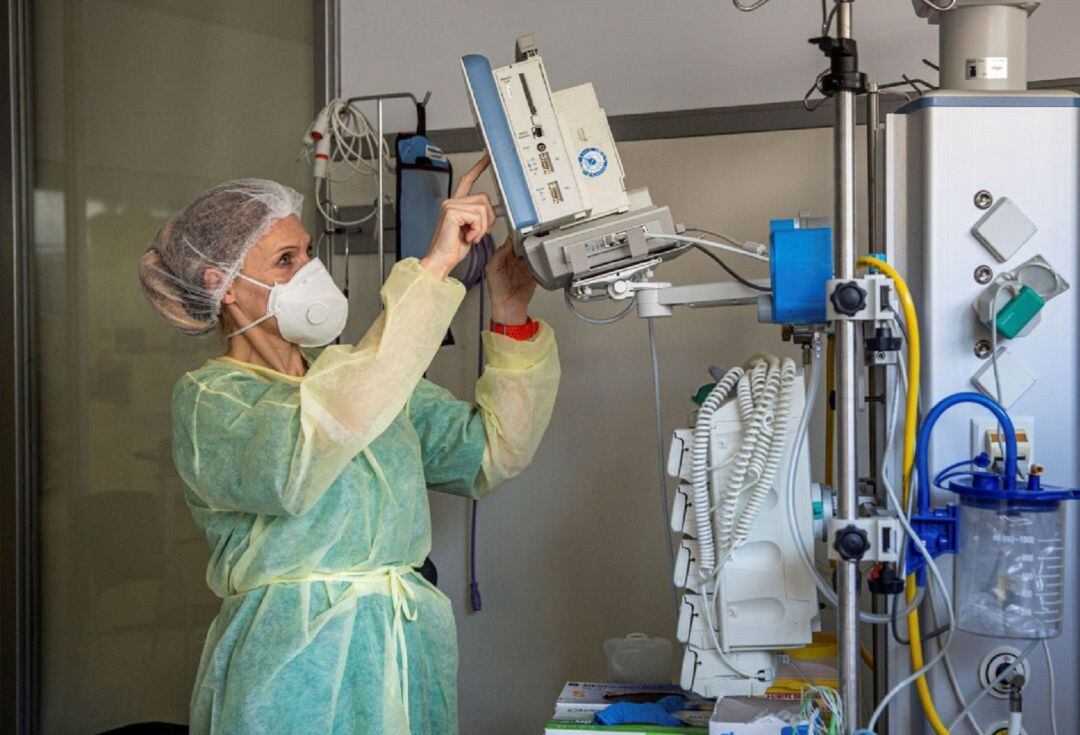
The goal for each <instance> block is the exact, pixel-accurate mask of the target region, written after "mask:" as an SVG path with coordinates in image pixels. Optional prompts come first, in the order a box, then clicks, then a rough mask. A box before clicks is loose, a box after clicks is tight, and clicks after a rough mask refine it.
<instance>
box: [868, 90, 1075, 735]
mask: <svg viewBox="0 0 1080 735" xmlns="http://www.w3.org/2000/svg"><path fill="white" fill-rule="evenodd" d="M886 136H887V140H886V151H887V161H886V170H887V184H886V212H887V213H888V217H887V220H888V221H887V231H886V237H885V241H886V242H887V243H889V246H890V248H891V251H890V252H889V259H890V260H892V261H894V262H895V263H896V264H897V266H898V267H899V269H900V270H901V271H902V272H904V273H906V274H907V278H908V282H909V284H910V286H911V288H912V290H913V291H914V293H915V300H916V304H917V305H918V306H919V307H920V314H919V317H920V322H921V325H922V376H923V379H922V388H923V397H922V400H923V402H924V403H925V405H927V406H931V405H933V404H934V403H936V402H937V401H939V400H940V399H942V398H944V397H945V396H947V395H949V394H952V393H956V392H958V391H970V390H973V389H977V390H982V391H983V392H985V393H989V394H992V393H993V392H995V391H994V387H993V384H994V381H993V378H992V372H989V370H990V360H989V359H986V357H985V356H983V357H980V356H979V354H976V347H977V345H978V343H979V342H980V340H987V341H989V340H990V331H989V329H988V327H987V326H986V325H985V324H983V323H982V322H981V321H980V319H979V316H978V314H977V313H976V311H975V310H974V309H973V308H972V305H973V304H975V303H976V302H977V301H978V300H979V299H980V297H982V296H983V294H984V292H985V290H986V289H987V288H989V287H991V286H992V282H990V283H987V284H986V285H982V284H980V282H978V281H977V280H976V277H975V272H976V269H977V268H980V267H983V266H985V267H988V268H990V269H991V271H992V273H993V274H994V275H998V274H1000V273H1002V272H1004V271H1010V270H1013V269H1015V268H1016V267H1017V266H1019V265H1021V264H1023V263H1025V262H1027V261H1030V260H1031V259H1033V258H1034V257H1035V256H1042V258H1043V259H1044V260H1045V262H1047V263H1049V264H1050V265H1051V266H1052V267H1053V269H1054V271H1056V272H1057V273H1058V274H1060V275H1061V276H1062V277H1063V278H1064V281H1066V282H1069V283H1071V284H1073V288H1071V289H1068V290H1066V291H1064V292H1062V293H1061V294H1060V295H1059V296H1056V298H1054V300H1053V301H1052V302H1047V303H1046V304H1045V306H1044V307H1043V308H1042V310H1041V312H1039V314H1038V316H1039V317H1040V318H1039V319H1038V322H1037V323H1035V322H1034V321H1033V322H1032V324H1033V326H1032V328H1031V329H1030V331H1025V332H1022V333H1021V334H1019V335H1018V336H1017V337H1016V338H1014V339H1011V340H1007V339H1005V338H1004V337H999V344H1000V345H1001V346H1002V348H1004V349H1005V350H1007V352H1006V353H1005V354H1006V356H1007V357H1006V359H1001V358H999V360H998V367H999V373H1000V377H1001V381H1002V395H1003V396H1004V398H1005V400H1004V401H1003V403H1004V405H1005V408H1006V410H1008V411H1009V413H1010V414H1011V415H1012V416H1016V417H1032V418H1026V422H1027V423H1026V424H1025V423H1022V424H1021V427H1022V428H1024V434H1025V439H1026V447H1025V450H1026V452H1027V453H1028V455H1029V456H1030V455H1032V454H1037V455H1038V457H1039V462H1040V464H1044V465H1046V468H1047V470H1046V481H1047V482H1048V483H1051V484H1054V485H1058V486H1065V487H1077V486H1080V461H1078V453H1077V450H1076V437H1077V436H1078V435H1080V420H1078V409H1077V406H1078V402H1080V389H1078V388H1080V387H1078V384H1077V380H1076V366H1077V364H1078V363H1080V330H1078V328H1077V314H1078V313H1080V299H1078V297H1080V294H1078V293H1077V288H1076V285H1075V284H1077V283H1080V216H1078V215H1080V174H1078V171H1080V98H1078V97H1077V96H1076V95H1074V94H1072V93H1066V92H1045V91H1039V92H1023V91H1017V92H1004V93H1002V92H999V93H985V92H982V93H979V92H963V91H959V92H958V91H941V92H936V93H933V94H931V95H928V96H926V97H923V98H919V99H917V100H915V101H913V102H911V103H909V104H907V105H905V106H904V107H903V108H901V110H899V111H898V112H897V113H896V114H893V115H890V116H889V117H888V120H887V134H886ZM982 193H985V194H982ZM1005 198H1007V199H1008V200H1009V202H1011V205H1012V206H1015V207H1016V208H1017V209H1018V210H1019V211H1020V212H1022V213H1023V216H1024V218H1026V219H1027V220H1030V222H1031V223H1032V224H1033V225H1034V228H1035V231H1034V232H1033V233H1031V234H1030V236H1029V237H1028V235H1029V232H1030V230H1025V231H1024V232H1023V233H1020V234H1019V235H1017V236H1015V237H1011V238H1008V237H1007V238H1006V240H1008V241H1009V242H1007V243H1006V244H1007V245H1008V247H1005V248H1002V247H999V246H997V245H994V246H993V247H988V245H987V243H986V242H982V241H980V239H979V238H978V237H977V236H976V234H975V232H973V229H974V228H975V227H976V225H977V224H978V223H979V222H980V221H981V220H982V219H983V218H984V217H985V216H986V214H987V213H988V212H991V211H992V210H993V207H994V206H995V205H996V204H997V203H1000V202H1001V201H1002V200H1003V199H1005ZM1025 237H1027V238H1028V239H1024V238H1025ZM1003 254H1004V255H1006V256H1007V257H1006V259H1005V260H1004V261H1003V262H1002V261H1000V256H1001V255H1003ZM984 347H985V345H984ZM980 354H985V353H980ZM977 376H978V379H977ZM986 376H989V380H987V379H985V377H986ZM988 416H989V414H987V413H986V412H985V411H983V410H981V409H979V408H977V407H969V406H958V407H957V408H955V409H953V410H951V411H949V412H948V413H947V414H945V415H944V416H943V417H942V420H941V421H940V422H939V423H938V425H937V428H936V430H935V432H934V442H933V445H932V447H931V451H930V455H929V457H930V467H931V469H934V468H938V469H940V468H941V467H943V466H945V464H947V463H950V462H954V461H959V460H961V459H964V458H966V457H971V456H974V455H975V454H977V453H978V452H980V451H983V450H984V448H985V444H986V442H985V434H986V431H985V423H986V420H987V417H988ZM1035 424H1038V425H1037V426H1036V425H1035ZM1036 436H1037V437H1038V443H1039V446H1038V448H1037V450H1036V448H1035V447H1034V438H1035V437H1036ZM897 474H898V473H895V472H894V476H896V475H897ZM936 495H938V496H939V497H937V498H936V499H935V504H936V505H940V504H943V503H945V502H955V496H951V494H948V493H941V492H937V493H936ZM1064 505H1066V506H1069V505H1071V504H1069V503H1065V504H1064ZM1064 512H1067V513H1069V514H1070V520H1069V521H1068V522H1067V527H1068V528H1070V529H1071V530H1072V531H1075V529H1076V520H1075V515H1074V514H1075V512H1076V511H1075V509H1072V508H1069V509H1067V510H1066V511H1064ZM960 542H961V543H964V540H963V539H961V540H960ZM1076 554H1077V540H1076V534H1075V533H1068V534H1066V551H1065V558H1076ZM949 566H951V565H950V564H943V567H944V568H945V569H948V567H949ZM1076 569H1077V566H1076V565H1071V566H1067V567H1066V569H1065V574H1066V577H1065V579H1066V581H1065V587H1066V590H1067V597H1066V601H1065V608H1066V609H1067V610H1076V609H1077V608H1076V604H1077V598H1076V590H1077V581H1078V580H1077V573H1076ZM958 571H959V570H958ZM960 573H962V572H960ZM1077 633H1078V631H1077V628H1076V627H1075V626H1066V628H1065V631H1064V632H1063V633H1062V634H1061V635H1060V636H1059V637H1057V638H1055V639H1053V640H1052V641H1050V645H1051V647H1052V649H1053V651H1054V653H1055V657H1056V658H1057V659H1058V660H1059V661H1074V660H1076V658H1077V656H1078V655H1080V639H1078V635H1077ZM1000 643H1002V644H1005V643H1008V642H1007V641H1004V640H1002V641H1001V642H1000ZM1017 643H1018V642H1017V641H1012V642H1011V643H1009V645H1013V646H1015V645H1017ZM994 645H996V644H995V642H994V640H993V639H990V638H982V637H979V636H972V635H970V634H967V633H963V632H959V633H957V634H956V638H955V640H954V642H953V645H952V649H951V656H952V659H953V666H954V668H955V670H956V672H957V674H958V676H959V678H960V686H961V688H962V689H963V691H965V692H972V691H977V690H978V689H979V686H980V685H979V683H978V679H977V677H976V674H977V671H978V662H979V661H980V660H981V659H982V657H983V655H984V654H985V653H986V651H987V650H988V649H989V648H992V647H993V646H994ZM1021 647H1022V645H1021ZM895 666H897V667H898V668H897V669H896V670H900V671H903V670H904V666H905V664H904V663H903V662H901V661H900V660H897V661H896V663H895ZM930 679H931V688H932V689H933V690H935V691H947V689H948V683H947V681H946V680H945V678H944V675H943V674H942V673H941V671H940V669H937V670H934V671H932V672H931V673H930ZM1042 684H1045V679H1041V680H1040V681H1039V682H1037V683H1036V686H1033V687H1026V688H1025V689H1024V700H1025V707H1024V725H1025V727H1026V729H1027V731H1028V732H1032V733H1036V732H1037V733H1047V732H1050V726H1049V720H1048V717H1047V714H1046V712H1047V703H1046V696H1047V692H1046V687H1045V686H1042ZM991 700H992V698H989V697H988V698H986V700H984V701H983V702H981V703H980V705H979V706H978V708H976V709H975V710H974V713H975V715H976V717H977V718H979V719H980V720H982V721H986V719H987V718H988V717H989V718H991V719H992V718H993V717H994V716H1000V713H1001V705H1000V702H997V701H991ZM937 703H938V705H939V707H941V708H942V710H941V714H942V717H943V718H944V720H945V721H946V722H949V721H950V720H951V718H952V716H953V715H954V714H955V712H956V708H955V707H954V706H953V705H952V703H951V701H950V698H949V697H939V698H937ZM1077 716H1078V709H1077V701H1076V698H1075V697H1059V698H1058V717H1059V718H1061V719H1062V720H1063V721H1064V722H1076V718H1077ZM912 717H913V718H914V717H917V712H915V713H912ZM892 721H893V723H894V725H895V726H894V727H893V728H892V732H894V733H907V732H909V729H908V728H906V727H904V720H903V719H902V718H901V717H899V716H897V717H893V718H892ZM911 721H914V719H912V720H911Z"/></svg>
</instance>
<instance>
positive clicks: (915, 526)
mask: <svg viewBox="0 0 1080 735" xmlns="http://www.w3.org/2000/svg"><path fill="white" fill-rule="evenodd" d="M959 511H960V509H959V508H958V507H957V506H956V505H955V504H953V503H949V504H948V505H946V506H945V507H944V508H931V509H930V512H929V513H918V514H916V515H913V516H912V517H911V528H912V530H914V531H915V533H916V534H918V536H919V538H920V539H922V542H923V544H924V545H925V546H926V550H927V551H928V552H929V553H930V557H931V558H933V559H937V558H938V557H939V556H941V555H942V554H955V553H956V552H957V551H958V550H959V548H960V534H959V532H958V531H959V527H960V514H959ZM904 567H905V570H906V572H907V573H908V574H914V575H916V576H915V581H916V583H917V584H918V585H919V586H920V587H922V586H923V585H925V584H926V557H924V556H923V555H922V552H921V551H919V549H918V548H917V547H916V546H915V543H914V542H913V541H912V540H911V539H908V542H907V555H906V556H905V557H904Z"/></svg>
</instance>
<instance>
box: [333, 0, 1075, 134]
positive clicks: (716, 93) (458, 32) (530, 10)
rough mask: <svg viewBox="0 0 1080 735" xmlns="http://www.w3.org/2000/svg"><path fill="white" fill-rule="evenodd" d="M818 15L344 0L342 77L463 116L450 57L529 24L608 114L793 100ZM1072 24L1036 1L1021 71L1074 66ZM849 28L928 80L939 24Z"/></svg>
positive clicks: (561, 2)
mask: <svg viewBox="0 0 1080 735" xmlns="http://www.w3.org/2000/svg"><path fill="white" fill-rule="evenodd" d="M628 9H630V10H628ZM820 25H821V13H820V5H819V3H817V2H811V1H809V0H772V2H770V3H769V4H768V5H766V6H764V7H763V8H761V9H760V10H758V11H756V12H753V13H741V12H739V11H737V10H736V9H735V8H734V7H732V5H731V3H730V2H729V0H679V1H678V2H674V3H657V2H634V3H629V2H627V0H589V2H588V3H581V2H577V1H576V0H549V1H548V2H504V1H502V0H437V1H436V2H430V1H429V0H393V1H392V2H391V1H390V0H363V1H362V2H361V0H342V11H341V27H342V90H343V92H344V93H345V94H347V95H360V94H375V93H379V92H390V91H412V92H415V93H418V94H419V93H422V92H424V91H426V90H432V91H433V92H434V96H433V97H432V101H431V106H430V109H429V118H428V122H429V126H430V128H431V129H439V128H449V127H463V126H467V125H471V124H472V119H471V117H470V114H469V110H468V107H467V106H466V104H465V96H464V94H463V83H462V81H461V71H460V67H459V62H458V59H459V58H460V57H461V55H462V54H466V53H480V54H484V55H486V56H487V57H488V58H489V59H491V61H492V63H493V64H494V65H496V66H500V65H503V64H508V63H510V62H511V61H513V55H514V39H515V38H516V37H518V36H520V35H523V34H525V33H535V34H536V36H537V42H538V43H539V46H540V50H541V52H542V53H543V55H544V61H545V63H546V65H547V67H548V71H549V73H550V76H551V83H552V86H553V87H554V88H556V89H559V88H563V87H570V86H573V85H575V84H580V83H582V82H593V83H594V84H595V85H596V89H597V93H598V95H599V97H600V102H601V104H603V105H604V107H605V108H606V109H607V111H608V114H623V113H635V112H655V111H661V110H684V109H690V108H702V107H722V106H724V107H726V106H730V105H744V104H753V103H760V102H781V101H786V100H796V99H801V98H802V96H803V94H805V92H806V90H807V88H808V87H809V86H810V84H811V83H812V82H813V80H814V76H815V75H816V74H817V73H818V71H820V70H821V69H822V68H824V67H825V66H826V64H825V59H824V57H823V56H822V55H821V53H820V52H819V51H818V50H817V49H816V48H814V47H812V46H810V45H809V44H808V43H807V42H806V39H808V38H810V37H811V36H814V35H817V34H818V32H819V29H820ZM1078 27H1080V3H1076V2H1075V1H1074V0H1046V2H1045V3H1044V4H1043V6H1042V7H1041V8H1040V9H1039V10H1038V12H1036V13H1035V15H1034V16H1033V18H1032V21H1031V37H1032V39H1033V40H1037V42H1033V43H1032V44H1031V48H1030V57H1031V58H1030V68H1029V76H1030V78H1031V79H1057V78H1062V77H1075V76H1080V54H1077V53H1076V50H1075V43H1074V41H1075V39H1074V35H1075V30H1076V28H1078ZM855 34H856V38H857V39H858V40H859V51H860V56H861V59H860V60H861V64H862V66H863V69H864V70H865V71H867V72H868V73H869V74H870V77H871V79H874V80H876V81H880V82H888V81H893V80H898V79H900V76H901V74H905V73H906V74H908V75H910V76H915V77H923V78H925V79H928V80H930V81H934V80H935V79H936V73H935V72H934V71H933V70H932V69H929V68H927V67H926V66H924V65H923V64H922V62H921V59H923V58H928V59H931V60H934V59H936V58H937V56H938V51H937V30H936V28H933V27H931V26H929V25H928V24H927V23H926V22H925V21H923V20H920V19H919V18H917V17H916V16H915V13H914V10H913V9H912V4H911V2H910V0H862V1H861V2H857V3H856V4H855ZM414 49H422V51H421V52H420V53H421V54H422V59H423V61H422V62H420V63H418V62H417V57H416V55H415V53H416V52H415V51H414ZM386 119H387V123H388V125H389V126H390V129H398V128H397V127H395V126H399V125H400V126H408V125H411V124H412V115H411V112H410V111H409V110H401V109H399V108H395V109H391V108H388V110H387V118H386Z"/></svg>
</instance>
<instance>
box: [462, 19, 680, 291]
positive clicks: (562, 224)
mask: <svg viewBox="0 0 1080 735" xmlns="http://www.w3.org/2000/svg"><path fill="white" fill-rule="evenodd" d="M461 67H462V71H463V72H464V75H465V86H466V88H467V89H468V96H469V101H470V102H471V106H472V111H473V116H474V118H475V120H476V126H477V129H478V130H479V131H480V135H481V137H482V139H483V142H484V147H485V148H486V149H487V151H488V153H489V154H490V156H491V165H492V169H493V170H494V173H495V179H496V181H497V182H498V186H499V193H500V196H501V197H502V202H503V206H504V208H505V210H506V219H507V221H508V223H509V227H510V233H511V238H512V239H513V241H514V247H515V249H516V250H517V252H518V254H520V255H522V256H524V257H525V259H526V261H527V262H528V264H529V267H530V269H531V270H532V272H533V275H534V276H535V277H536V279H537V280H538V281H539V282H540V284H541V285H542V286H543V287H544V288H547V289H556V288H563V287H566V286H568V285H570V284H572V283H575V282H579V281H582V280H583V279H586V278H593V279H595V278H596V277H597V276H603V274H606V273H613V272H615V271H620V272H621V273H622V274H623V275H625V274H626V273H627V272H628V271H632V270H633V269H634V268H635V267H640V268H648V267H651V266H652V265H655V264H656V262H657V260H658V259H663V258H667V257H672V256H673V255H675V254H676V253H679V252H682V251H683V249H684V248H682V247H679V246H677V244H676V243H675V242H674V241H671V240H665V239H663V238H662V237H659V236H662V235H664V234H675V226H674V223H673V222H672V219H671V213H670V212H669V211H668V208H667V207H662V206H655V205H654V204H653V203H652V200H651V199H650V198H649V192H648V190H647V189H644V188H642V189H635V190H632V191H627V189H626V183H625V177H624V172H623V167H622V161H621V160H620V159H619V151H618V149H617V148H616V147H615V141H614V139H613V138H612V135H611V128H610V127H609V125H608V120H607V115H606V114H605V113H604V110H603V108H601V107H600V103H599V101H598V100H597V98H596V92H595V91H594V90H593V86H592V84H581V85H578V86H576V87H571V88H569V89H563V90H559V91H557V92H552V91H551V86H550V84H549V83H548V77H547V71H546V69H545V68H544V62H543V60H542V59H541V58H540V54H539V52H538V51H537V49H536V44H535V42H534V40H533V37H532V36H523V37H521V38H519V39H518V40H517V44H516V54H515V62H514V63H513V64H510V65H509V66H503V67H499V68H497V69H492V68H491V64H490V63H489V62H488V60H487V59H486V58H485V57H483V56H479V55H477V54H470V55H469V56H465V57H463V58H462V59H461Z"/></svg>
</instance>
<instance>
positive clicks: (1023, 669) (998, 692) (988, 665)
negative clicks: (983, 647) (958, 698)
mask: <svg viewBox="0 0 1080 735" xmlns="http://www.w3.org/2000/svg"><path fill="white" fill-rule="evenodd" d="M1018 658H1020V651H1018V650H1016V649H1015V648H1013V647H1012V646H1000V647H998V648H995V649H994V650H993V651H991V652H990V653H988V654H986V657H985V658H983V660H982V663H981V664H979V686H981V687H983V688H986V687H987V686H989V685H990V682H992V681H994V680H995V679H997V678H998V677H999V676H1001V673H1002V672H1003V671H1005V669H1006V668H1008V667H1009V665H1011V664H1012V662H1013V661H1015V660H1016V659H1018ZM1013 673H1014V674H1020V675H1021V676H1023V677H1024V681H1025V682H1026V683H1027V684H1030V683H1031V679H1030V677H1029V676H1028V666H1027V661H1021V662H1020V665H1019V666H1017V667H1016V668H1015V669H1014V670H1013ZM1009 678H1010V679H1011V678H1012V677H1011V676H1010V677H1009ZM1025 686H1026V684H1025ZM1009 689H1010V686H1009V682H1008V681H999V682H998V683H997V684H995V685H994V687H993V688H992V689H991V690H990V696H991V697H997V698H998V699H1008V697H1009ZM987 732H992V730H988V731H987Z"/></svg>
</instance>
